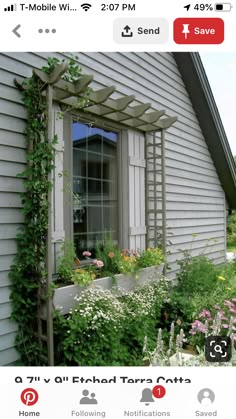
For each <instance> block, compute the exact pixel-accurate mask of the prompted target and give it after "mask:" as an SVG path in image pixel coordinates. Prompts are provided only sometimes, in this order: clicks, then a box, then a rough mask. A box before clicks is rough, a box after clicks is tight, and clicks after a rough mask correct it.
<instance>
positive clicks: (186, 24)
mask: <svg viewBox="0 0 236 419" xmlns="http://www.w3.org/2000/svg"><path fill="white" fill-rule="evenodd" d="M182 26H183V30H182V33H184V38H185V39H187V38H188V34H189V33H190V30H189V23H182Z"/></svg>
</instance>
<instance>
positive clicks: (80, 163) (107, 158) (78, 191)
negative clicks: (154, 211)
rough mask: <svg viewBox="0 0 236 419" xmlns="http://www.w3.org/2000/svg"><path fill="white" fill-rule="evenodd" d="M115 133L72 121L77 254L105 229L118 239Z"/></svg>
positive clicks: (96, 240)
mask: <svg viewBox="0 0 236 419" xmlns="http://www.w3.org/2000/svg"><path fill="white" fill-rule="evenodd" d="M117 140H118V135H117V133H115V132H111V131H106V130H104V129H101V128H97V127H91V126H89V125H87V124H82V123H79V122H74V123H73V192H74V202H73V218H74V219H73V222H74V242H75V247H76V250H77V254H78V255H80V254H81V253H82V252H83V250H85V249H93V248H94V247H95V246H96V243H97V242H99V241H101V240H102V238H103V235H104V233H105V232H106V231H110V232H112V237H113V239H114V240H115V241H117V230H118V226H117V213H118V210H117V207H118V202H117Z"/></svg>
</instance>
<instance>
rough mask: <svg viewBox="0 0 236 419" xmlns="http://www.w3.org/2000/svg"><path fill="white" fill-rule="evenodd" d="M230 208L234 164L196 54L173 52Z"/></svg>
mask: <svg viewBox="0 0 236 419" xmlns="http://www.w3.org/2000/svg"><path fill="white" fill-rule="evenodd" d="M173 55H174V58H175V61H176V63H177V65H178V68H179V71H180V73H181V75H182V78H183V81H184V83H185V86H186V89H187V91H188V94H189V96H190V99H191V102H192V105H193V108H194V111H195V113H196V115H197V118H198V121H199V124H200V127H201V130H202V132H203V135H204V138H205V140H206V143H207V145H208V148H209V151H210V153H211V156H212V160H213V162H214V164H215V167H216V170H217V173H218V176H219V179H220V181H221V184H222V187H223V189H224V191H225V194H226V198H227V201H228V204H229V206H230V208H231V209H236V165H235V162H234V158H233V154H232V152H231V149H230V145H229V142H228V139H227V136H226V133H225V129H224V126H223V123H222V120H221V117H220V113H219V110H218V108H217V105H216V102H215V99H214V96H213V93H212V90H211V87H210V83H209V81H208V78H207V75H206V72H205V69H204V66H203V64H202V60H201V57H200V54H199V53H197V52H188V53H186V52H175V53H173Z"/></svg>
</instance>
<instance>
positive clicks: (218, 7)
mask: <svg viewBox="0 0 236 419" xmlns="http://www.w3.org/2000/svg"><path fill="white" fill-rule="evenodd" d="M232 7H233V6H232V4H231V3H216V4H215V11H216V12H230V11H231V9H232Z"/></svg>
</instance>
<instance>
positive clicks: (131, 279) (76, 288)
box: [53, 264, 164, 314]
mask: <svg viewBox="0 0 236 419" xmlns="http://www.w3.org/2000/svg"><path fill="white" fill-rule="evenodd" d="M163 266H164V264H161V265H160V266H158V267H156V266H151V267H149V268H144V269H140V270H139V271H138V273H137V275H138V278H137V279H136V278H135V276H134V275H124V274H118V275H114V278H115V281H114V279H113V278H111V277H105V278H99V279H95V280H94V281H93V282H91V284H89V285H87V287H101V288H103V289H111V288H112V287H119V288H122V289H124V290H125V291H127V292H129V291H131V290H132V289H134V288H135V287H136V286H138V285H142V284H144V283H145V282H146V281H147V280H149V281H155V280H156V279H157V278H160V276H161V275H162V271H163ZM114 282H115V284H114ZM84 288H85V286H82V285H68V286H65V287H60V288H56V289H55V290H54V296H53V305H54V308H55V309H57V310H59V311H60V313H61V314H67V313H69V311H70V310H71V309H72V308H73V307H74V306H75V305H76V304H77V302H76V300H75V296H76V295H79V294H80V293H81V291H83V290H84Z"/></svg>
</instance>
